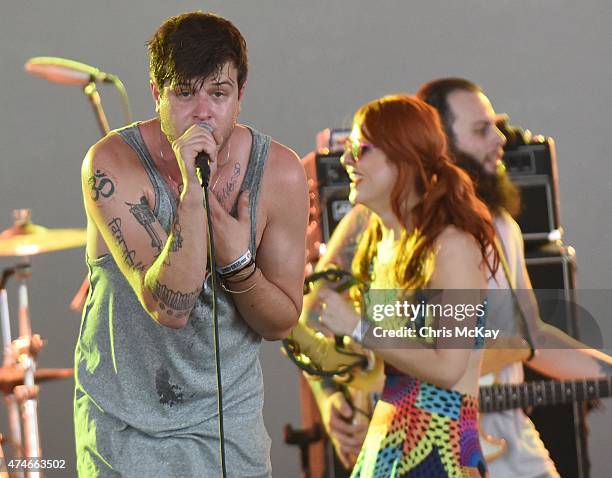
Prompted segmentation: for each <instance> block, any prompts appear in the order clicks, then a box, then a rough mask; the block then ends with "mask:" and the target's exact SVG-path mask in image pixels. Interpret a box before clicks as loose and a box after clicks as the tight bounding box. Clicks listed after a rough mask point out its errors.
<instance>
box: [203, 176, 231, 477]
mask: <svg viewBox="0 0 612 478" xmlns="http://www.w3.org/2000/svg"><path fill="white" fill-rule="evenodd" d="M206 166H208V164H206ZM202 169H203V168H202ZM209 175H210V167H209V169H208V174H206V172H205V171H202V170H201V171H200V181H201V184H202V188H203V189H204V210H205V211H206V221H207V224H208V231H207V234H208V264H209V266H210V282H211V288H212V316H213V336H214V349H215V369H216V370H215V371H216V376H217V407H218V411H219V447H220V457H221V476H222V478H226V477H227V470H226V467H225V436H224V432H223V384H222V380H221V346H220V344H219V317H218V316H217V292H216V288H217V277H216V275H217V268H216V264H215V242H214V237H213V236H214V234H213V225H212V220H211V216H210V208H209V201H208V179H209V178H208V176H209ZM204 283H205V284H206V281H204Z"/></svg>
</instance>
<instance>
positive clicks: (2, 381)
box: [0, 365, 74, 393]
mask: <svg viewBox="0 0 612 478" xmlns="http://www.w3.org/2000/svg"><path fill="white" fill-rule="evenodd" d="M73 375H74V370H73V369H71V368H41V369H38V370H36V372H34V382H35V383H39V382H46V381H49V380H59V379H62V378H70V377H72V376H73ZM23 376H24V370H23V368H22V367H20V366H19V365H9V366H7V365H3V366H2V367H0V389H1V390H2V391H4V392H5V393H10V391H11V389H12V388H13V387H15V386H17V385H21V384H23Z"/></svg>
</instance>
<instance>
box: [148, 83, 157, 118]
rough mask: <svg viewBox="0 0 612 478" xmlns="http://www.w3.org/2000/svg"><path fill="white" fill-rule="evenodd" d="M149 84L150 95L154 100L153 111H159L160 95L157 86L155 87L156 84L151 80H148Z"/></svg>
mask: <svg viewBox="0 0 612 478" xmlns="http://www.w3.org/2000/svg"><path fill="white" fill-rule="evenodd" d="M149 86H150V88H151V95H152V96H153V99H154V100H155V111H156V112H157V113H159V97H160V92H159V88H158V87H157V85H156V84H155V82H154V81H153V80H150V81H149Z"/></svg>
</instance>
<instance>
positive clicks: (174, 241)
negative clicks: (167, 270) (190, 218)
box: [164, 221, 183, 266]
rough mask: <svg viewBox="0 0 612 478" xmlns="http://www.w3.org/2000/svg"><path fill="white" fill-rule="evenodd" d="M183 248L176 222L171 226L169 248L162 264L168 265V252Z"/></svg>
mask: <svg viewBox="0 0 612 478" xmlns="http://www.w3.org/2000/svg"><path fill="white" fill-rule="evenodd" d="M182 248H183V236H182V235H181V225H180V224H179V223H178V221H176V222H175V223H174V225H173V226H172V236H171V237H170V248H169V250H168V251H169V252H168V254H166V257H165V258H164V264H165V265H167V266H169V265H170V252H176V251H178V250H179V249H182Z"/></svg>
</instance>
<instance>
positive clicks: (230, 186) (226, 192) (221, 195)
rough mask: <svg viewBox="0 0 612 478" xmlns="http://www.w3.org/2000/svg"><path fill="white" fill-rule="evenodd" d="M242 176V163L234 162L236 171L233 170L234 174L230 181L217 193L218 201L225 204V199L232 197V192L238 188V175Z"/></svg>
mask: <svg viewBox="0 0 612 478" xmlns="http://www.w3.org/2000/svg"><path fill="white" fill-rule="evenodd" d="M239 176H240V163H234V171H233V172H232V176H231V177H230V179H229V181H228V182H227V183H225V186H223V189H222V190H221V191H219V192H216V193H215V196H217V201H219V202H220V203H221V204H223V205H224V206H225V201H226V200H227V199H228V198H229V197H230V195H231V194H232V192H234V190H235V189H236V184H237V182H238V177H239Z"/></svg>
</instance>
